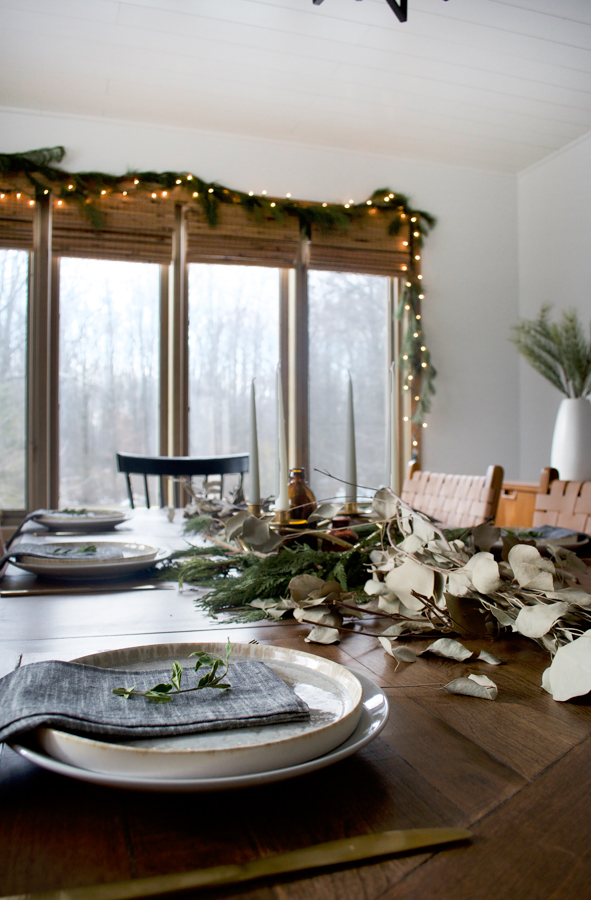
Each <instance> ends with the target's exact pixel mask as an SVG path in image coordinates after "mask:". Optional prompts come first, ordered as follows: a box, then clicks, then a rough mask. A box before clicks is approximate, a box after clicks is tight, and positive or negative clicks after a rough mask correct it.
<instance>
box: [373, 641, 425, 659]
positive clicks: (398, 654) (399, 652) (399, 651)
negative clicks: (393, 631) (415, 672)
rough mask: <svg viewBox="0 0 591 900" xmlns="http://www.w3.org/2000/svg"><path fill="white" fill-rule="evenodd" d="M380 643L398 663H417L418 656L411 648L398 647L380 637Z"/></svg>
mask: <svg viewBox="0 0 591 900" xmlns="http://www.w3.org/2000/svg"><path fill="white" fill-rule="evenodd" d="M378 641H379V642H380V644H381V645H382V647H383V648H384V650H385V651H386V653H388V654H389V655H390V656H393V657H394V659H396V660H398V662H405V663H413V662H416V661H417V654H416V653H415V652H414V650H411V648H410V647H397V646H396V645H394V644H392V641H390V640H388V638H386V637H379V638H378Z"/></svg>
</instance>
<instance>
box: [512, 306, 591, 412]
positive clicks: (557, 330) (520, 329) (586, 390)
mask: <svg viewBox="0 0 591 900" xmlns="http://www.w3.org/2000/svg"><path fill="white" fill-rule="evenodd" d="M512 330H513V336H512V337H511V338H510V341H511V342H512V343H513V344H515V346H516V347H517V350H518V352H519V353H521V355H522V356H523V357H524V358H525V359H526V360H527V361H528V363H529V364H530V365H531V366H532V367H533V368H534V369H535V370H536V372H539V373H540V375H543V377H544V378H546V379H547V380H548V381H549V382H550V383H551V384H553V385H554V387H555V388H557V389H558V390H559V391H560V392H561V393H562V394H566V396H567V397H571V398H576V397H587V396H588V395H589V394H590V393H591V342H590V341H589V340H588V339H587V338H586V337H585V333H584V331H583V326H582V325H581V323H580V321H579V318H578V316H577V313H576V312H575V311H574V310H570V311H568V312H563V314H562V320H561V321H560V322H558V323H556V322H551V321H550V306H549V305H545V306H543V307H542V309H541V310H540V313H539V315H538V317H537V319H523V320H522V321H521V322H519V323H518V324H517V325H514V326H513V328H512Z"/></svg>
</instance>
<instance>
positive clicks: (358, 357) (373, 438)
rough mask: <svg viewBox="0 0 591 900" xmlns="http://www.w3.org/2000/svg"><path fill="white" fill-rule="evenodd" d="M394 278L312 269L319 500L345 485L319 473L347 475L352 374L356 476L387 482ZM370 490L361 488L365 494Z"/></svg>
mask: <svg viewBox="0 0 591 900" xmlns="http://www.w3.org/2000/svg"><path fill="white" fill-rule="evenodd" d="M387 291H388V279H387V278H384V277H378V276H376V275H357V274H349V273H346V272H316V271H311V272H309V274H308V303H309V347H310V349H309V353H310V357H309V366H310V468H311V472H310V479H309V480H310V483H311V485H312V487H313V490H314V492H315V494H316V496H317V497H318V498H328V497H334V496H336V497H343V496H344V486H343V485H342V484H339V482H337V481H334V480H332V479H330V478H327V477H325V476H324V475H321V474H320V473H318V472H316V471H314V469H315V468H317V469H325V470H328V471H329V472H330V473H331V474H333V475H336V476H337V477H339V478H343V477H344V474H345V436H346V419H347V406H346V401H347V384H348V374H347V373H348V371H350V372H351V377H352V379H353V393H354V402H355V425H356V437H357V480H358V483H359V484H362V485H368V486H369V487H371V488H377V487H378V486H379V485H380V484H384V482H385V480H386V472H385V460H386V446H385V441H386V423H385V410H386V383H387V371H388V369H387V360H386V328H385V325H386V316H387V298H388V294H387ZM368 493H369V492H368V491H360V492H359V496H360V497H361V496H362V495H367V494H368Z"/></svg>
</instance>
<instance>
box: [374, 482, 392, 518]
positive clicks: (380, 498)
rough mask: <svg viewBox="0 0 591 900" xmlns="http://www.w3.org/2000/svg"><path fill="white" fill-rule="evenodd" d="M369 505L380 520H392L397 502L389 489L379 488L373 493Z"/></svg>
mask: <svg viewBox="0 0 591 900" xmlns="http://www.w3.org/2000/svg"><path fill="white" fill-rule="evenodd" d="M371 505H372V506H373V508H374V509H375V511H376V512H377V514H378V516H379V517H380V519H392V518H394V516H395V515H396V510H397V508H398V500H397V499H396V497H395V496H394V494H393V493H392V491H391V490H390V489H389V488H380V489H379V491H376V492H375V494H374V498H373V500H372V504H371Z"/></svg>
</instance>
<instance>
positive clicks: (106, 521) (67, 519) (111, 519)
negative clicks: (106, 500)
mask: <svg viewBox="0 0 591 900" xmlns="http://www.w3.org/2000/svg"><path fill="white" fill-rule="evenodd" d="M131 515H132V514H131V513H130V512H122V511H121V510H120V509H86V508H82V509H73V510H72V511H71V512H70V511H66V510H63V509H48V510H45V511H44V512H40V513H38V515H35V516H33V517H32V518H33V521H35V522H38V523H39V524H40V525H43V526H44V527H45V528H49V530H50V531H85V532H91V531H107V530H109V529H111V528H115V527H116V526H117V525H121V523H122V522H126V521H127V520H128V519H131Z"/></svg>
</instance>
